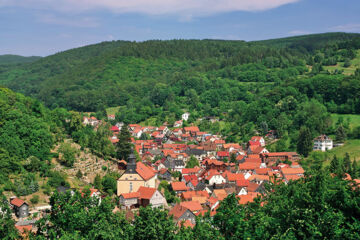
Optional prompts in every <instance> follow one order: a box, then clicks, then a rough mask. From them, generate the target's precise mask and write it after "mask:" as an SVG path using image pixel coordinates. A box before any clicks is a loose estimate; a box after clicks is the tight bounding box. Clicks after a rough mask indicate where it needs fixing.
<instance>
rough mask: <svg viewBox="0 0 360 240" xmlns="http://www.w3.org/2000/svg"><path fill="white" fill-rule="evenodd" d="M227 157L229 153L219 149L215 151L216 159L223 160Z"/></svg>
mask: <svg viewBox="0 0 360 240" xmlns="http://www.w3.org/2000/svg"><path fill="white" fill-rule="evenodd" d="M229 157H230V153H229V152H227V151H219V152H217V153H216V158H217V159H218V160H224V159H225V158H226V159H229Z"/></svg>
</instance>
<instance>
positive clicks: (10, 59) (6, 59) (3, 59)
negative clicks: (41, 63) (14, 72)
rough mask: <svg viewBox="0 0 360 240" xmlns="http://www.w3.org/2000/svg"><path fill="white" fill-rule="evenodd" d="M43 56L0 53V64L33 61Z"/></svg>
mask: <svg viewBox="0 0 360 240" xmlns="http://www.w3.org/2000/svg"><path fill="white" fill-rule="evenodd" d="M40 58H41V57H38V56H31V57H23V56H19V55H11V54H5V55H0V65H12V64H19V63H31V62H35V61H37V60H39V59H40Z"/></svg>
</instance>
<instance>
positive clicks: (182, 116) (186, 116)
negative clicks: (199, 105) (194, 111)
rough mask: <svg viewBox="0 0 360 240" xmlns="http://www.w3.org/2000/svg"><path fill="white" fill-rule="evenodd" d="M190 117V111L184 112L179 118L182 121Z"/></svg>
mask: <svg viewBox="0 0 360 240" xmlns="http://www.w3.org/2000/svg"><path fill="white" fill-rule="evenodd" d="M189 117H190V113H188V112H186V113H184V114H183V115H181V119H182V120H184V121H187V120H188V119H189Z"/></svg>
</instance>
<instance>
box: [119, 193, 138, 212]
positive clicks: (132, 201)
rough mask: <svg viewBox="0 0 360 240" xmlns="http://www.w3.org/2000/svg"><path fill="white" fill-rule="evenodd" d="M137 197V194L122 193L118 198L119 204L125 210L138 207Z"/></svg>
mask: <svg viewBox="0 0 360 240" xmlns="http://www.w3.org/2000/svg"><path fill="white" fill-rule="evenodd" d="M139 196H140V193H139V192H131V193H122V194H120V197H119V204H120V206H123V207H125V208H127V209H131V208H135V207H137V206H138V200H139Z"/></svg>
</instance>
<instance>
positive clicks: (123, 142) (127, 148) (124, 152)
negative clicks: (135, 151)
mask: <svg viewBox="0 0 360 240" xmlns="http://www.w3.org/2000/svg"><path fill="white" fill-rule="evenodd" d="M118 139H119V142H118V143H117V145H116V157H117V158H118V159H120V160H122V159H123V160H125V161H126V160H127V159H128V156H129V154H130V153H131V151H132V148H131V146H132V145H131V143H130V141H131V135H130V132H129V129H128V126H127V125H126V124H125V125H124V126H122V128H121V131H120V134H119V137H118Z"/></svg>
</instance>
